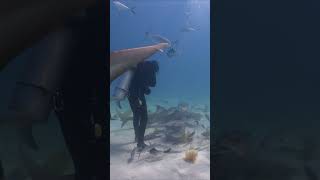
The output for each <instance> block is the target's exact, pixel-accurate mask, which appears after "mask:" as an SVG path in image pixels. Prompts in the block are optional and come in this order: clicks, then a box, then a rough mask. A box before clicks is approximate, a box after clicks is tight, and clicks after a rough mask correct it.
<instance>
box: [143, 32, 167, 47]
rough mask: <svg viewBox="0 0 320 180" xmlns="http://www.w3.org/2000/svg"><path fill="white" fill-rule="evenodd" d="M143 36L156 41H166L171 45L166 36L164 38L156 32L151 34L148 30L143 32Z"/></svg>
mask: <svg viewBox="0 0 320 180" xmlns="http://www.w3.org/2000/svg"><path fill="white" fill-rule="evenodd" d="M145 37H146V38H149V39H151V40H152V41H153V42H158V43H168V44H169V46H171V41H170V40H169V39H168V38H165V37H163V36H161V35H158V34H151V33H150V32H145Z"/></svg>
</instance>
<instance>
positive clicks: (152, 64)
mask: <svg viewBox="0 0 320 180" xmlns="http://www.w3.org/2000/svg"><path fill="white" fill-rule="evenodd" d="M158 71H159V65H158V62H157V61H145V62H142V63H139V64H138V65H137V67H136V69H135V73H134V75H133V77H132V81H131V84H130V87H129V96H128V100H129V103H130V107H131V110H132V113H133V126H134V132H135V141H136V142H137V147H138V149H140V150H142V149H143V148H145V147H146V146H147V145H146V144H145V143H144V133H145V130H146V127H147V121H148V110H147V103H146V99H145V95H149V94H150V93H151V90H150V88H149V87H155V86H156V73H157V72H158Z"/></svg>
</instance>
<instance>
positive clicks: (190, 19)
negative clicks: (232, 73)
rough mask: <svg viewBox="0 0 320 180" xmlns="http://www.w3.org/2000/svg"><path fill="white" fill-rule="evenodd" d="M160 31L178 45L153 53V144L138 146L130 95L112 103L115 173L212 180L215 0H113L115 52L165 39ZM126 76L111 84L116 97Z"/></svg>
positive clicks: (116, 177) (148, 138)
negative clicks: (212, 24) (212, 7)
mask: <svg viewBox="0 0 320 180" xmlns="http://www.w3.org/2000/svg"><path fill="white" fill-rule="evenodd" d="M117 2H120V3H122V4H124V5H126V6H127V7H128V8H121V7H119V5H117ZM155 36H156V37H159V36H160V37H161V39H167V40H168V41H170V42H171V45H172V46H171V47H169V48H167V49H164V52H160V51H159V52H157V53H155V54H154V55H153V56H152V57H151V58H149V59H148V60H156V61H158V63H159V72H158V74H157V84H156V86H155V87H153V88H151V94H150V95H146V100H147V106H148V116H149V118H148V124H147V129H146V133H145V142H146V144H147V145H149V146H148V147H147V148H145V149H144V150H143V151H142V152H140V153H137V152H136V151H135V148H136V143H135V142H134V131H133V128H132V127H133V125H132V112H131V109H130V107H129V105H128V100H127V99H125V100H124V101H121V106H122V108H119V107H118V106H117V104H116V103H115V102H113V101H111V104H110V111H111V116H112V118H111V124H110V164H111V165H110V178H111V180H124V179H137V180H166V179H171V180H209V179H210V83H211V82H210V63H211V62H210V1H209V0H202V1H195V0H173V1H171V0H159V1H155V0H154V1H148V0H139V1H138V0H123V1H110V51H111V52H112V51H117V50H121V49H127V48H136V47H143V46H148V45H153V44H156V43H160V42H161V39H160V41H159V38H154V37H155ZM171 48H172V49H174V50H175V53H173V54H174V55H173V56H170V53H169V52H170V50H171ZM121 78H122V77H119V78H118V79H116V80H115V81H114V82H113V83H112V84H111V86H110V96H113V95H114V92H115V88H116V86H117V85H118V83H119V81H120V80H121ZM194 155H195V156H194ZM190 158H191V159H192V160H191V159H190Z"/></svg>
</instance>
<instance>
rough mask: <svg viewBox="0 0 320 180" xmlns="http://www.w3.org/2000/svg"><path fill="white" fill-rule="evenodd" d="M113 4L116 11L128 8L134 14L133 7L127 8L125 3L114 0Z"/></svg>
mask: <svg viewBox="0 0 320 180" xmlns="http://www.w3.org/2000/svg"><path fill="white" fill-rule="evenodd" d="M112 2H113V4H114V5H115V6H116V7H117V9H118V11H127V10H129V11H130V12H131V13H132V14H136V12H135V11H134V7H132V8H129V7H128V6H127V5H125V4H123V3H121V2H120V1H117V0H114V1H112Z"/></svg>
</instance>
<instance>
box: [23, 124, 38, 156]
mask: <svg viewBox="0 0 320 180" xmlns="http://www.w3.org/2000/svg"><path fill="white" fill-rule="evenodd" d="M18 136H19V138H20V140H21V142H22V143H23V144H25V145H27V146H28V147H30V148H31V149H32V150H35V151H36V150H39V146H38V144H37V142H36V140H35V139H34V137H33V134H32V125H28V126H24V127H21V128H19V129H18Z"/></svg>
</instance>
